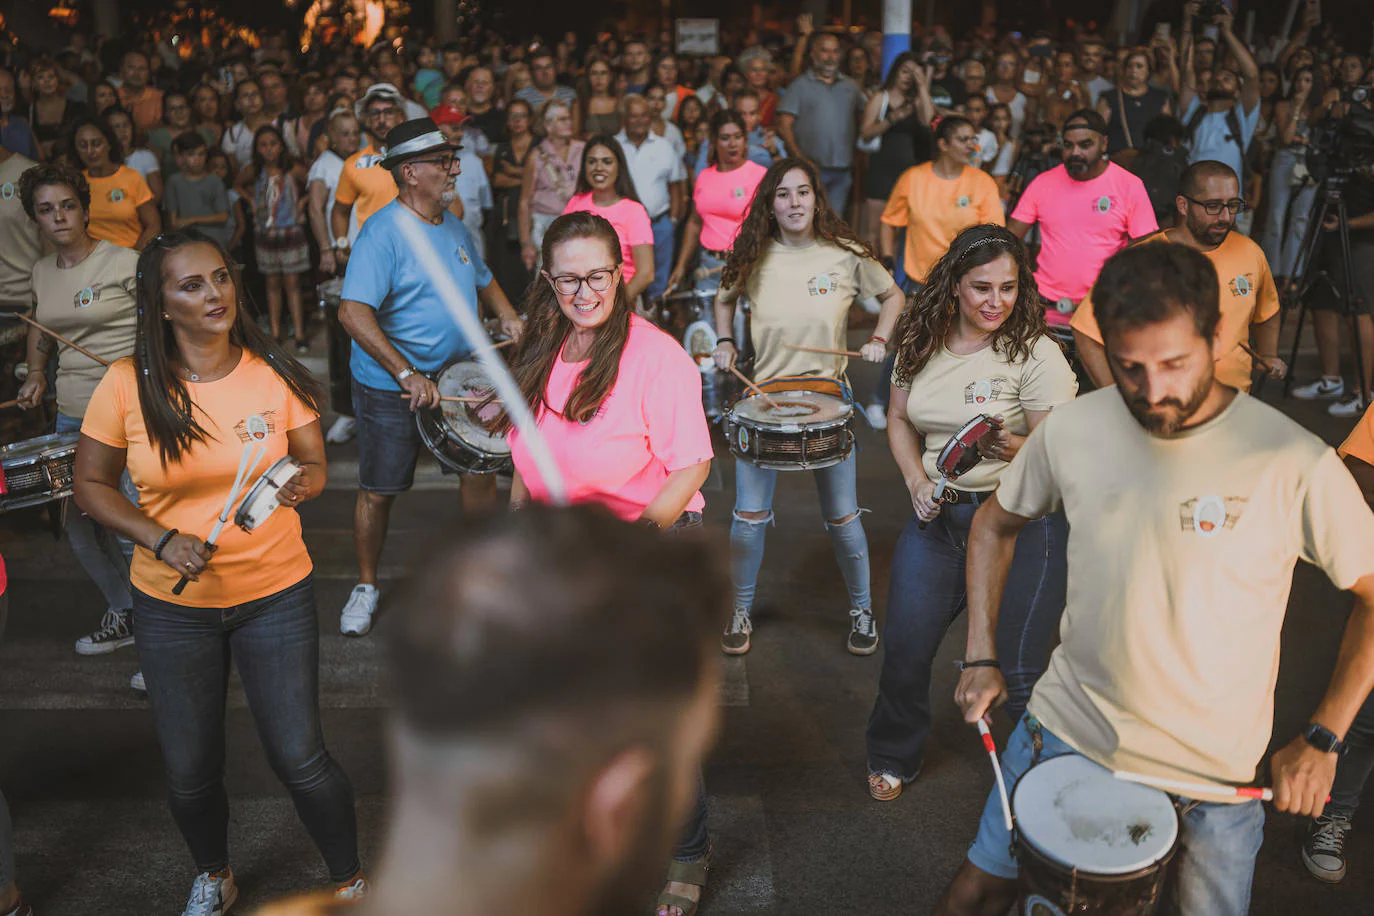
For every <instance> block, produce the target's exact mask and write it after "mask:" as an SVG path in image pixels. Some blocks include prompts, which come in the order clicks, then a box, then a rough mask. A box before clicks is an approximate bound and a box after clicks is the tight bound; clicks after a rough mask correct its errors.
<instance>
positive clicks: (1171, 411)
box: [1112, 367, 1215, 438]
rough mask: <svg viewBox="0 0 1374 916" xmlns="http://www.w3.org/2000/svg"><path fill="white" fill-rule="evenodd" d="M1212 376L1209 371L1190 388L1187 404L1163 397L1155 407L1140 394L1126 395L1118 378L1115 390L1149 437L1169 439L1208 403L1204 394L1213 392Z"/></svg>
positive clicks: (1113, 370) (1113, 369)
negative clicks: (1190, 392)
mask: <svg viewBox="0 0 1374 916" xmlns="http://www.w3.org/2000/svg"><path fill="white" fill-rule="evenodd" d="M1112 375H1113V377H1115V376H1116V369H1115V367H1113V368H1112ZM1214 380H1215V379H1214V377H1213V375H1212V374H1211V373H1210V372H1209V373H1207V375H1206V377H1204V378H1203V379H1202V380H1201V381H1200V382H1199V383H1198V385H1197V387H1196V388H1194V389H1193V393H1192V394H1191V395H1189V396H1188V400H1187V402H1186V403H1185V402H1180V401H1176V400H1174V399H1172V398H1166V399H1165V400H1163V401H1160V402H1159V403H1158V404H1153V405H1152V404H1150V403H1149V402H1148V401H1146V400H1145V399H1144V398H1143V397H1141V396H1139V395H1131V394H1127V393H1126V389H1125V388H1124V387H1123V386H1122V384H1121V379H1119V378H1118V379H1116V387H1117V390H1118V391H1120V392H1121V399H1122V400H1123V401H1125V402H1126V409H1127V410H1129V411H1130V412H1131V416H1133V417H1135V421H1136V422H1137V423H1139V424H1140V425H1141V427H1142V428H1144V430H1145V432H1147V433H1149V434H1150V435H1152V436H1160V437H1163V438H1168V437H1170V436H1176V435H1178V432H1179V430H1181V429H1183V426H1184V424H1186V423H1187V422H1188V421H1189V420H1191V419H1192V418H1193V415H1194V414H1196V413H1197V412H1198V410H1199V409H1201V407H1202V403H1203V402H1204V401H1206V400H1207V395H1209V394H1211V393H1212V382H1213V381H1214Z"/></svg>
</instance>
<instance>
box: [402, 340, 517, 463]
mask: <svg viewBox="0 0 1374 916" xmlns="http://www.w3.org/2000/svg"><path fill="white" fill-rule="evenodd" d="M466 362H470V361H469V360H456V361H455V362H452V363H449V364H448V365H446V366H444V368H442V369H440V370H439V372H437V373H435V376H434V378H435V381H436V383H441V381H442V379H443V378H444V374H445V373H447V372H448V370H449V369H450V368H452V367H453V366H456V365H461V364H463V363H466ZM415 427H416V429H418V430H419V432H420V440H421V441H422V442H424V444H425V448H427V449H429V451H430V453H431V454H432V455H434V457H435V459H436V460H437V461H438V462H439V464H441V465H442V466H443V467H444V468H445V469H446V470H449V471H452V472H454V473H457V474H497V473H507V472H509V471H510V470H511V469H513V468H514V466H515V465H514V462H513V461H512V460H511V456H510V451H509V449H507V450H506V451H502V452H493V451H491V450H489V449H485V448H483V447H482V446H480V445H477V444H475V443H472V442H469V441H467V440H466V439H464V438H463V437H462V436H461V435H459V434H458V433H457V432H456V431H455V430H454V429H453V428H452V427H451V426H450V425H449V424H448V422H447V421H446V420H445V419H444V408H443V404H440V405H439V406H438V407H425V408H421V409H419V410H417V411H415Z"/></svg>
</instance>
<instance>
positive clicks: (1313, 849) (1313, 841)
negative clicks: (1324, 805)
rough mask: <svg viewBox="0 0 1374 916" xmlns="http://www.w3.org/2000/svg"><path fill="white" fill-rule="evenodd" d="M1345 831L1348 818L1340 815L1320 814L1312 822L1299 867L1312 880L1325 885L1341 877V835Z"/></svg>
mask: <svg viewBox="0 0 1374 916" xmlns="http://www.w3.org/2000/svg"><path fill="white" fill-rule="evenodd" d="M1349 832H1350V818H1349V817H1347V816H1346V815H1344V814H1323V815H1322V816H1321V817H1319V818H1317V819H1316V820H1314V821H1313V822H1312V826H1311V827H1309V828H1308V831H1307V841H1306V842H1304V843H1303V844H1302V864H1303V865H1306V866H1307V870H1308V872H1310V873H1311V875H1312V877H1314V878H1316V879H1317V880H1318V881H1325V882H1326V883H1327V884H1336V883H1338V882H1340V881H1341V879H1343V878H1344V877H1345V835H1346V834H1347V833H1349Z"/></svg>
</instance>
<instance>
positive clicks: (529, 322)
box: [492, 212, 630, 432]
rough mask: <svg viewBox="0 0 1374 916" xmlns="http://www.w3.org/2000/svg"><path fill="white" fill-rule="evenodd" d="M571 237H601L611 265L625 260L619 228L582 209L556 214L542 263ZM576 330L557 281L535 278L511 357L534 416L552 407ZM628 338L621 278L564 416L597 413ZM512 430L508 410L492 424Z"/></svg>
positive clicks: (589, 416)
mask: <svg viewBox="0 0 1374 916" xmlns="http://www.w3.org/2000/svg"><path fill="white" fill-rule="evenodd" d="M573 239H599V240H600V241H602V242H604V243H605V245H606V251H607V253H609V254H610V256H611V259H612V261H613V263H615V264H616V265H619V264H620V263H621V259H620V238H619V237H618V236H617V235H616V234H615V228H614V227H613V226H611V224H610V223H609V222H607V221H606V220H605V219H604V218H603V217H600V216H597V215H596V214H595V213H586V212H578V213H567V214H564V215H563V216H560V217H558V219H556V220H554V221H553V223H552V225H550V226H549V228H548V231H547V232H545V233H544V244H543V248H542V258H541V260H542V261H543V264H544V267H545V268H548V267H549V266H550V265H552V264H553V254H554V250H555V249H556V248H557V247H558V246H559V245H562V244H563V243H564V242H568V241H571V240H573ZM572 329H573V325H572V322H571V321H569V320H568V317H567V316H566V315H564V314H563V309H562V308H560V307H559V305H558V293H557V292H555V291H554V288H553V283H552V282H550V281H549V279H548V278H547V277H542V276H540V277H535V280H534V282H533V283H531V284H530V288H529V290H528V291H527V292H526V293H525V333H524V336H522V337H521V338H520V345H519V347H518V348H517V349H516V351H515V355H514V356H513V357H512V358H511V367H510V368H511V374H512V375H513V376H515V382H516V384H517V385H519V386H520V394H521V396H522V397H524V399H525V402H526V403H527V404H529V405H530V410H532V411H533V412H534V414H535V416H538V415H539V408H540V407H541V406H543V407H546V408H548V409H549V410H552V409H553V408H551V407H549V404H548V401H547V400H546V399H545V397H546V394H547V391H548V386H549V375H550V374H551V373H552V372H553V366H554V363H555V361H557V359H558V356H559V354H560V353H562V352H563V344H564V342H565V341H567V339H568V335H569V334H570V333H571V332H572ZM629 336H630V298H629V296H627V295H625V284H624V282H622V281H620V280H617V281H616V286H615V302H614V304H613V305H612V307H611V314H610V317H608V318H607V319H606V321H605V323H604V324H602V325H601V327H599V328H597V330H596V338H595V339H594V340H593V342H592V349H591V358H590V360H589V361H588V363H587V366H586V368H584V369H583V370H582V374H581V375H579V376H578V379H577V384H576V385H574V386H573V390H572V394H570V395H568V403H567V404H566V405H565V406H564V408H563V416H564V417H566V418H567V419H569V420H575V421H577V422H578V423H586V422H588V421H589V420H591V419H592V417H594V416H596V412H597V411H598V410H600V409H601V403H602V402H603V401H605V400H606V396H607V395H608V394H610V393H611V389H612V388H613V387H615V380H616V378H617V377H618V376H619V375H620V356H621V354H622V353H623V352H624V350H625V341H626V340H627V339H628V338H629ZM510 428H511V420H510V416H509V415H507V414H505V413H502V414H501V415H500V416H499V417H498V418H497V419H496V420H495V421H494V422H493V424H492V429H493V430H495V431H497V432H505V431H508V430H509V429H510Z"/></svg>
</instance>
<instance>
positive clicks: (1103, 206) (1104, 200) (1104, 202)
mask: <svg viewBox="0 0 1374 916" xmlns="http://www.w3.org/2000/svg"><path fill="white" fill-rule="evenodd" d="M1111 209H1112V199H1111V198H1110V197H1099V198H1098V199H1097V212H1098V213H1107V212H1109V211H1110V210H1111Z"/></svg>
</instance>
